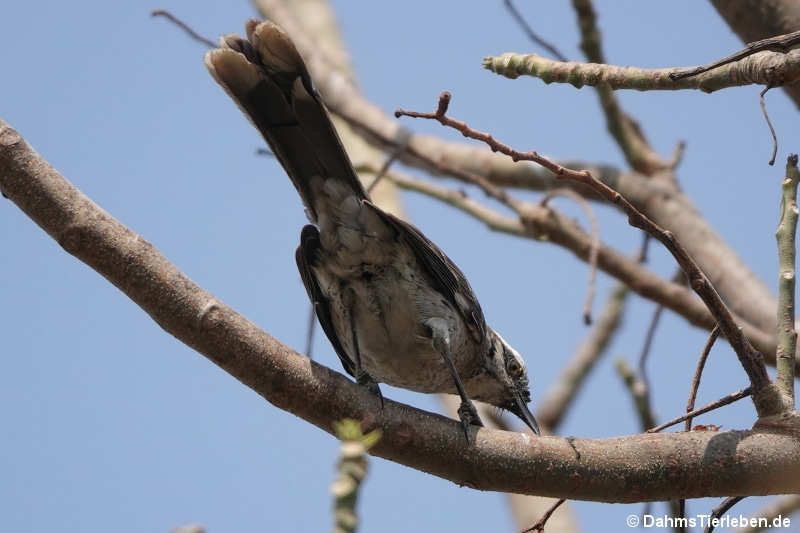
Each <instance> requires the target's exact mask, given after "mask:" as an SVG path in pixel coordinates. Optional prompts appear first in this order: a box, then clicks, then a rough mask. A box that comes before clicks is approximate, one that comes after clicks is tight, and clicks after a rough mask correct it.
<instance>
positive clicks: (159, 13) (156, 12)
mask: <svg viewBox="0 0 800 533" xmlns="http://www.w3.org/2000/svg"><path fill="white" fill-rule="evenodd" d="M150 16H151V17H166V18H167V20H169V21H170V22H172V23H173V24H175V25H176V26H178V27H179V28H181V29H182V30H183V31H185V32H186V34H187V35H188V36H189V37H191V38H192V39H194V40H195V41H197V42H200V43H203V44H204V45H206V46H208V47H209V48H214V47H216V46H217V45H216V43H215V42H214V41H212V40H211V39H206V38H205V37H203V36H202V35H200V34H199V33H197V32H196V31H194V30H193V29H192V28H191V27H190V26H189V25H188V24H186V23H185V22H183V21H182V20H181V19H179V18H178V17H176V16H175V15H173V14H172V13H170V12H169V11H167V10H166V9H154V10H153V11H151V12H150Z"/></svg>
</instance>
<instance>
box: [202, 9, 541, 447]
mask: <svg viewBox="0 0 800 533" xmlns="http://www.w3.org/2000/svg"><path fill="white" fill-rule="evenodd" d="M246 29H247V39H246V40H245V39H242V38H240V37H238V36H236V35H227V36H224V37H223V38H222V39H221V40H220V48H219V49H215V50H212V51H210V52H208V53H207V54H206V57H205V63H206V66H207V67H208V70H209V71H210V72H211V74H212V76H214V78H215V79H216V80H217V82H219V84H220V85H221V86H222V87H223V88H224V89H225V91H227V93H228V94H229V95H230V96H231V98H233V100H234V101H235V102H236V103H237V104H238V105H239V107H240V108H241V109H242V111H244V113H245V115H247V117H248V118H249V119H250V120H251V121H252V122H253V124H254V125H255V126H256V128H258V130H259V131H260V132H261V134H262V135H263V136H264V139H266V141H267V143H269V146H270V148H272V151H273V153H274V154H275V156H276V157H277V158H278V160H279V161H280V162H281V164H282V165H283V168H284V169H285V170H286V173H287V174H288V175H289V177H290V178H291V180H292V182H293V183H294V186H295V188H296V189H297V191H298V192H299V193H300V196H301V197H302V200H303V203H304V204H305V207H306V213H307V215H308V217H309V219H310V221H311V222H312V224H313V225H307V226H305V227H304V228H303V230H302V232H301V234H300V246H299V247H298V248H297V253H296V259H297V266H298V268H299V269H300V276H301V277H302V279H303V284H304V285H305V287H306V290H307V291H308V296H309V298H310V299H311V302H312V304H313V305H314V309H315V311H316V315H317V318H318V319H319V322H320V324H321V325H322V329H323V330H324V331H325V334H326V335H327V336H328V339H329V340H330V342H331V344H332V345H333V348H334V350H336V353H337V354H338V355H339V359H341V361H342V365H343V366H344V368H345V370H346V371H347V372H348V373H349V374H350V375H351V376H353V377H355V378H356V380H357V381H358V382H359V383H360V384H362V385H367V386H369V387H370V388H372V390H374V391H375V392H377V393H378V394H380V390H379V389H378V388H377V384H378V383H388V384H390V385H395V386H398V387H403V388H406V389H410V390H414V391H418V392H429V393H433V392H436V393H457V394H458V395H459V396H460V397H461V406H460V407H459V409H458V414H459V418H460V419H461V422H462V425H463V428H464V432H465V434H466V435H467V439H469V432H468V428H469V425H470V424H473V425H478V426H481V425H483V424H482V423H481V420H480V418H479V417H478V413H477V411H476V410H475V407H474V406H473V404H472V402H471V401H470V399H473V400H480V401H484V402H488V403H490V404H493V405H496V406H498V407H500V408H503V409H507V410H509V411H511V412H512V413H514V414H516V415H517V416H519V417H520V418H521V419H522V420H523V421H524V422H525V423H526V424H527V425H528V426H529V427H530V428H531V429H532V430H533V431H534V432H535V433H539V427H538V425H537V424H536V420H535V419H534V418H533V416H532V415H531V413H530V411H529V410H528V407H527V403H528V401H529V400H530V392H529V390H528V376H527V372H526V370H525V362H524V361H523V360H522V357H520V355H519V353H517V351H516V350H514V349H513V348H512V347H511V346H510V345H509V344H508V343H507V342H506V341H505V340H503V338H502V337H501V336H500V335H499V334H498V333H497V332H495V331H494V330H493V329H492V328H490V327H488V326H487V325H486V322H485V320H484V318H483V312H482V311H481V306H480V304H479V303H478V300H477V298H476V297H475V294H474V293H473V292H472V288H471V287H470V286H469V282H468V281H467V279H466V278H465V277H464V274H462V273H461V271H460V270H459V269H458V267H457V266H456V265H454V264H453V262H452V261H451V260H450V259H449V258H448V257H447V256H446V255H445V254H444V252H442V251H441V250H440V249H439V248H438V247H437V246H436V245H435V244H433V243H432V242H431V241H429V240H428V239H427V238H426V237H425V236H424V235H423V234H422V232H421V231H419V230H418V229H417V228H415V227H414V226H412V225H411V224H408V223H407V222H404V221H402V220H400V219H399V218H397V217H395V216H393V215H391V214H389V213H387V212H385V211H383V210H381V209H380V208H379V207H377V206H376V205H375V204H373V203H372V202H371V201H370V198H369V195H368V194H367V193H366V191H365V190H364V188H363V186H362V185H361V182H360V181H359V179H358V177H357V176H356V173H355V171H354V170H353V166H352V164H351V163H350V160H349V158H348V157H347V154H346V153H345V151H344V148H343V147H342V143H341V141H340V140H339V136H338V135H337V134H336V130H335V129H334V127H333V124H332V123H331V121H330V118H329V117H328V113H327V111H326V109H325V106H324V105H323V104H322V101H321V99H320V97H319V95H318V94H317V92H316V91H315V90H314V87H313V85H312V82H311V77H310V76H309V73H308V70H307V69H306V66H305V63H303V59H302V58H301V57H300V54H299V53H298V51H297V49H296V48H295V46H294V43H292V41H291V40H290V39H289V37H288V36H287V35H286V34H285V33H284V32H283V31H282V30H281V29H280V28H278V27H277V26H276V25H274V24H272V23H270V22H264V23H259V22H258V21H255V20H251V21H249V22H248V23H247V24H246Z"/></svg>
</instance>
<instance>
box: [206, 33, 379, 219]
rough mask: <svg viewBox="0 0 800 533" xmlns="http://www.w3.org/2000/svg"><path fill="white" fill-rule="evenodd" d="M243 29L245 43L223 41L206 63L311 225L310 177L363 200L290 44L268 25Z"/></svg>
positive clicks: (235, 38) (363, 194)
mask: <svg viewBox="0 0 800 533" xmlns="http://www.w3.org/2000/svg"><path fill="white" fill-rule="evenodd" d="M245 27H246V30H247V39H242V38H241V37H239V36H237V35H235V34H232V35H226V36H224V37H222V38H221V39H220V47H219V48H217V49H214V50H211V51H209V52H208V53H206V56H205V64H206V66H207V67H208V70H209V72H210V73H211V75H212V76H213V77H214V79H215V80H217V82H218V83H219V84H220V85H221V86H222V87H223V89H225V91H226V92H227V93H228V95H230V97H231V98H233V100H234V102H236V104H237V105H238V106H239V108H240V109H241V110H242V111H243V112H244V114H245V115H246V116H247V118H249V119H250V121H251V122H252V123H253V124H254V125H255V127H256V128H258V131H260V132H261V135H263V136H264V139H265V140H266V141H267V143H268V144H269V146H270V148H271V149H272V152H273V153H274V154H275V157H277V158H278V160H279V161H280V162H281V165H283V168H284V169H285V170H286V173H287V174H288V175H289V177H290V178H291V179H292V182H293V183H294V186H295V188H296V189H297V192H299V193H300V196H301V197H302V199H303V203H304V204H305V205H306V208H307V209H308V210H309V214H310V215H311V217H312V218H313V220H315V221H316V219H317V208H316V207H315V203H316V202H315V189H316V187H313V186H312V178H315V177H318V178H322V179H323V180H329V179H331V178H333V179H334V180H335V181H336V182H337V183H338V184H340V185H344V186H346V187H347V188H348V189H350V190H351V193H352V194H355V196H356V197H358V198H367V193H366V192H365V191H364V187H363V186H362V185H361V182H360V181H359V179H358V177H357V176H356V173H355V171H354V170H353V165H352V164H351V163H350V159H349V158H348V157H347V153H346V152H345V151H344V148H343V147H342V142H341V140H340V139H339V136H338V135H337V133H336V130H335V129H334V127H333V124H332V123H331V120H330V117H329V116H328V112H327V110H326V109H325V106H324V105H323V103H322V101H321V100H320V97H319V95H318V94H317V92H316V91H315V90H314V87H313V85H312V83H311V77H310V76H309V73H308V69H307V68H306V65H305V63H304V62H303V58H302V57H301V56H300V53H299V52H298V51H297V48H295V46H294V43H293V42H292V41H291V39H289V36H288V35H286V34H285V33H284V32H283V30H281V29H280V28H279V27H278V26H276V25H275V24H273V23H271V22H259V21H257V20H249V21H248V22H247V24H246V25H245Z"/></svg>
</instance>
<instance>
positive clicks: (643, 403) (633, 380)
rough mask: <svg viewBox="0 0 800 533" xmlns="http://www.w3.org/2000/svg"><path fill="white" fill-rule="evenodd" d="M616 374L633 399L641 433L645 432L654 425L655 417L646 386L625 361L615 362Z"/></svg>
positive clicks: (618, 360)
mask: <svg viewBox="0 0 800 533" xmlns="http://www.w3.org/2000/svg"><path fill="white" fill-rule="evenodd" d="M616 368H617V374H619V376H620V377H621V378H622V381H623V383H625V386H626V387H628V391H629V392H630V393H631V397H632V398H633V404H634V407H636V414H638V415H639V424H640V426H641V428H642V431H647V428H651V427H653V426H655V425H656V416H655V414H654V413H653V407H652V405H650V396H649V395H648V394H647V386H646V385H645V384H644V382H643V381H642V379H641V378H640V377H639V376H637V375H636V371H635V370H634V369H633V368H631V366H630V365H629V364H628V362H627V361H625V359H622V358H620V359H617V362H616Z"/></svg>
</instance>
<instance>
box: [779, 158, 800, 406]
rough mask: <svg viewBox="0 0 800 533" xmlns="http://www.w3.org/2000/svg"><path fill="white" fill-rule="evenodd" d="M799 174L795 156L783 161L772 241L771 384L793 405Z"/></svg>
mask: <svg viewBox="0 0 800 533" xmlns="http://www.w3.org/2000/svg"><path fill="white" fill-rule="evenodd" d="M798 181H800V171H798V169H797V154H793V155H790V156H789V158H788V159H787V161H786V177H785V178H784V179H783V182H782V184H781V189H782V191H783V194H782V197H781V220H780V223H779V224H778V230H777V231H776V232H775V238H776V239H777V241H778V262H779V267H778V270H779V271H778V350H777V352H776V360H777V363H776V369H777V377H776V379H775V383H776V385H777V386H778V388H779V389H780V391H781V392H782V393H783V394H785V395H786V396H787V397H788V399H789V400H790V401H791V402H792V403H794V367H795V364H794V353H795V350H796V347H797V331H796V330H795V319H794V292H795V277H796V275H797V273H796V269H795V247H796V245H797V244H796V241H795V235H796V233H797V184H798Z"/></svg>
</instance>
